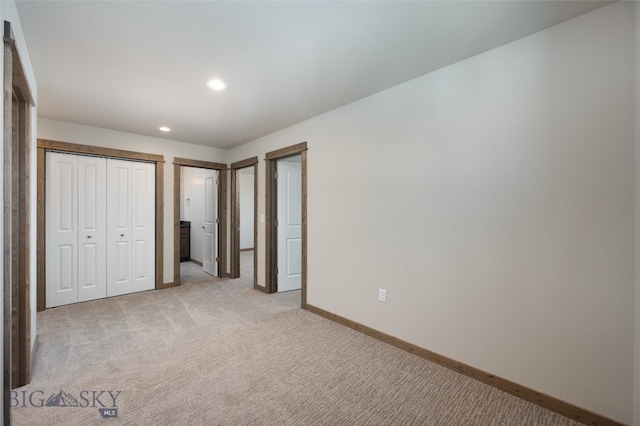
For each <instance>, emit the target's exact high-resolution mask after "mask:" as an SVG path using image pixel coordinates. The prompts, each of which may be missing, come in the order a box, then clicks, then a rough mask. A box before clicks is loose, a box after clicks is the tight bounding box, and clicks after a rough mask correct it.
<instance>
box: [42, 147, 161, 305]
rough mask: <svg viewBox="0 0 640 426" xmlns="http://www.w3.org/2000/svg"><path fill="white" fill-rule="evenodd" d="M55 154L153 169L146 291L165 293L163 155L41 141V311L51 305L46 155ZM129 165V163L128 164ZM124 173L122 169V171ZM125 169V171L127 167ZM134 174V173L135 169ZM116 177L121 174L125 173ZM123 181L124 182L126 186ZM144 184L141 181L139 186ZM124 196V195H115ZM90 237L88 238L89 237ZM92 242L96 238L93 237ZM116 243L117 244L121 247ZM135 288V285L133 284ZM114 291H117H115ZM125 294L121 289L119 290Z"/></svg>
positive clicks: (149, 192) (147, 192)
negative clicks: (49, 292) (109, 160)
mask: <svg viewBox="0 0 640 426" xmlns="http://www.w3.org/2000/svg"><path fill="white" fill-rule="evenodd" d="M48 151H53V152H58V153H66V154H77V155H83V156H90V157H106V158H110V159H114V160H116V161H115V162H114V163H113V164H114V165H117V164H122V163H120V162H119V161H120V160H131V161H129V163H131V162H143V163H145V164H147V165H149V166H150V168H149V169H148V172H149V173H151V174H154V176H153V177H152V179H153V181H154V182H155V188H154V189H150V188H147V189H148V190H147V191H145V192H146V194H147V195H148V196H149V200H150V202H149V204H153V209H152V210H153V212H152V213H149V215H150V216H153V218H154V219H155V220H154V223H153V224H151V225H150V228H151V229H149V232H151V233H153V234H154V236H153V241H154V242H153V244H152V246H151V247H150V249H149V250H147V254H148V255H150V256H151V258H152V259H153V264H152V265H153V266H151V267H152V268H153V269H154V271H151V272H152V273H151V272H150V273H149V275H150V276H151V275H153V278H152V279H151V280H150V281H149V282H147V284H146V285H145V287H144V289H154V288H155V289H162V288H166V287H170V286H171V284H168V285H167V284H164V283H163V267H164V263H163V253H164V246H163V239H164V236H163V235H164V233H163V229H162V226H163V223H164V220H163V211H164V207H163V199H164V185H163V173H164V157H163V156H162V155H155V154H146V153H141V152H133V151H125V150H117V149H111V148H102V147H96V146H88V145H79V144H72V143H66V142H59V141H50V140H45V139H38V159H37V161H38V220H39V222H38V248H37V253H38V255H37V259H38V295H37V307H38V311H42V310H44V309H45V307H47V306H48V305H49V304H48V303H47V274H46V272H45V271H47V267H46V265H47V235H46V232H45V230H46V228H47V225H46V222H45V217H46V216H47V215H46V211H45V205H46V161H45V160H46V152H48ZM125 163H126V162H125ZM120 169H122V168H120ZM125 169H126V167H125ZM132 172H133V169H132ZM114 173H122V170H120V171H116V172H114ZM123 182H124V181H121V183H123ZM139 183H141V181H140V182H139ZM116 192H119V193H122V191H116ZM122 233H124V234H125V235H124V237H122V238H127V236H128V235H127V232H124V231H122V230H118V234H117V235H116V237H115V238H116V240H117V239H118V238H121V237H120V234H122ZM87 235H88V234H87ZM92 239H93V236H92ZM116 240H114V244H118V243H117V241H116ZM132 286H133V283H132ZM114 289H115V287H114ZM120 290H122V287H121V288H120ZM120 290H118V291H116V290H114V292H113V293H112V294H110V295H116V294H120V293H119V291H120Z"/></svg>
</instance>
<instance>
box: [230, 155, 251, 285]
mask: <svg viewBox="0 0 640 426" xmlns="http://www.w3.org/2000/svg"><path fill="white" fill-rule="evenodd" d="M230 204H231V214H230V218H229V221H230V223H229V228H230V231H229V259H230V262H229V264H230V265H229V266H230V268H229V269H230V271H229V278H234V279H235V278H240V185H239V184H238V169H235V168H233V167H232V168H231V201H230ZM254 275H255V274H254Z"/></svg>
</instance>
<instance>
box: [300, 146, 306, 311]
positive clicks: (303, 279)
mask: <svg viewBox="0 0 640 426" xmlns="http://www.w3.org/2000/svg"><path fill="white" fill-rule="evenodd" d="M300 156H301V159H302V171H301V178H302V200H301V202H302V277H301V284H302V288H301V289H300V292H301V295H300V297H301V301H300V307H301V308H302V309H304V308H306V307H307V150H306V144H305V150H304V151H302V152H301V153H300Z"/></svg>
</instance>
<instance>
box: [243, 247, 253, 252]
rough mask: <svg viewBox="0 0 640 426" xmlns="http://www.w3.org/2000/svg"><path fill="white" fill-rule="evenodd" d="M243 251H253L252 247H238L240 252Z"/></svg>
mask: <svg viewBox="0 0 640 426" xmlns="http://www.w3.org/2000/svg"><path fill="white" fill-rule="evenodd" d="M243 251H253V247H249V248H243V249H240V253H242V252H243Z"/></svg>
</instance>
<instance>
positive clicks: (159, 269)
mask: <svg viewBox="0 0 640 426" xmlns="http://www.w3.org/2000/svg"><path fill="white" fill-rule="evenodd" d="M161 158H162V161H157V162H156V290H161V289H164V288H167V287H169V286H167V285H166V284H165V283H164V157H162V156H161Z"/></svg>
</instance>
